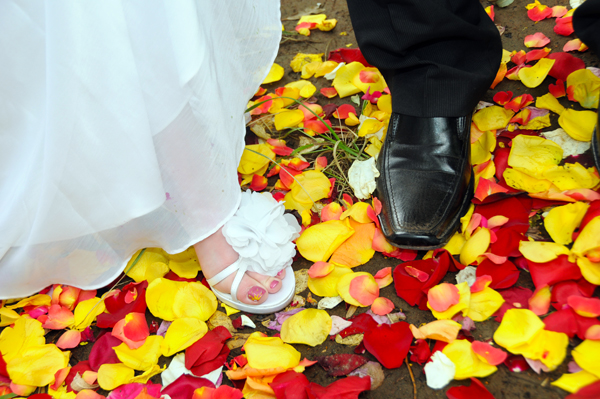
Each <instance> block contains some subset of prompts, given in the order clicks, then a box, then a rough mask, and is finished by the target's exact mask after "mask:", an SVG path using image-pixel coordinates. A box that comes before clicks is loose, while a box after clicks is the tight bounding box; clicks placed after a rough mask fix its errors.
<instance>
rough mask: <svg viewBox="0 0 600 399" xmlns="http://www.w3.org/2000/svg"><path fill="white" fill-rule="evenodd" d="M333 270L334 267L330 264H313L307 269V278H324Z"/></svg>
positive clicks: (320, 262)
mask: <svg viewBox="0 0 600 399" xmlns="http://www.w3.org/2000/svg"><path fill="white" fill-rule="evenodd" d="M333 269H335V266H334V265H332V264H331V263H327V262H322V261H319V262H315V263H314V264H313V265H312V266H311V267H310V269H308V276H309V277H310V278H319V277H325V276H327V275H328V274H329V273H331V272H332V271H333Z"/></svg>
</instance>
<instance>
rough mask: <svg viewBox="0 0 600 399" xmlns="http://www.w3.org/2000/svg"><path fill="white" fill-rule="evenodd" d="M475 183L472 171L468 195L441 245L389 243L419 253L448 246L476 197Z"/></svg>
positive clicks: (441, 239)
mask: <svg viewBox="0 0 600 399" xmlns="http://www.w3.org/2000/svg"><path fill="white" fill-rule="evenodd" d="M474 182H475V175H474V174H473V171H471V179H470V180H469V185H468V187H467V195H465V197H464V198H463V202H462V203H461V205H460V209H459V210H458V212H457V213H456V215H455V216H454V218H453V219H452V221H451V223H450V228H449V229H447V230H446V232H445V233H444V234H443V235H442V236H441V237H440V244H439V245H423V246H417V245H400V244H396V243H393V242H391V241H389V243H390V244H391V245H392V246H394V247H396V248H400V249H412V250H417V251H421V250H422V251H429V250H432V249H438V248H442V247H443V246H444V245H446V244H448V241H450V238H452V236H453V235H454V233H456V231H457V230H458V225H459V224H460V219H461V218H462V217H463V216H464V215H465V214H466V213H467V211H468V210H469V207H470V206H471V200H472V199H473V196H474V195H475V187H474V184H475V183H474ZM379 222H380V223H381V219H380V220H379Z"/></svg>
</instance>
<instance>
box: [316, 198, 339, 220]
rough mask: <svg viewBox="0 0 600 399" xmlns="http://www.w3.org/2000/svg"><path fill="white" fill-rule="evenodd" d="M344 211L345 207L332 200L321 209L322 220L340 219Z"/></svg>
mask: <svg viewBox="0 0 600 399" xmlns="http://www.w3.org/2000/svg"><path fill="white" fill-rule="evenodd" d="M343 212H344V208H342V206H341V205H340V204H338V203H337V202H332V203H330V204H327V205H325V207H324V208H323V209H321V221H322V222H326V221H328V220H340V216H342V213H343Z"/></svg>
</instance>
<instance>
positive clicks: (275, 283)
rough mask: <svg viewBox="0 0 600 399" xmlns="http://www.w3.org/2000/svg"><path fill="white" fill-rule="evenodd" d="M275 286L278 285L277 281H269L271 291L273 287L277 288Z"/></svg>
mask: <svg viewBox="0 0 600 399" xmlns="http://www.w3.org/2000/svg"><path fill="white" fill-rule="evenodd" d="M277 284H279V281H277V280H273V281H271V285H270V287H271V289H274V288H275V287H277Z"/></svg>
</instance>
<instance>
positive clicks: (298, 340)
mask: <svg viewBox="0 0 600 399" xmlns="http://www.w3.org/2000/svg"><path fill="white" fill-rule="evenodd" d="M331 326H332V320H331V317H330V316H329V313H327V312H326V311H324V310H320V309H306V310H303V311H301V312H298V313H296V314H295V315H293V316H291V317H289V318H288V319H286V320H285V321H284V322H283V325H282V326H281V340H282V341H283V342H286V343H290V344H306V345H309V346H317V345H321V344H322V343H323V342H325V340H326V339H327V337H329V332H330V331H331Z"/></svg>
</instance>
